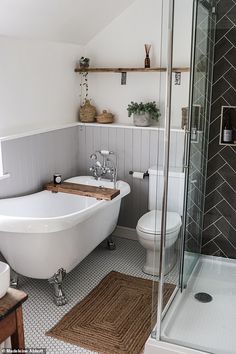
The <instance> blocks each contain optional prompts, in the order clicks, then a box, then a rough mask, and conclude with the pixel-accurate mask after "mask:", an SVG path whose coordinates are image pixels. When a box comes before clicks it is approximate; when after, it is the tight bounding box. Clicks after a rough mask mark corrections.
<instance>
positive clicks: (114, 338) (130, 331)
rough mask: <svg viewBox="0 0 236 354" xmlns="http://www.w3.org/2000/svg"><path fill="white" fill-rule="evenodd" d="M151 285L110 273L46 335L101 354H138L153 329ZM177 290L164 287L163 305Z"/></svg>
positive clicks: (169, 286)
mask: <svg viewBox="0 0 236 354" xmlns="http://www.w3.org/2000/svg"><path fill="white" fill-rule="evenodd" d="M152 285H153V282H152V281H151V280H146V279H141V278H136V277H132V276H130V275H125V274H121V273H118V272H114V271H113V272H110V273H109V274H108V275H107V276H106V277H105V278H104V279H103V280H102V281H101V282H100V283H99V284H98V285H97V286H96V287H95V288H94V289H93V290H92V291H91V292H90V293H89V294H88V295H87V296H86V297H85V298H84V299H83V300H82V301H81V302H79V303H78V304H77V305H75V306H74V307H73V308H72V309H71V310H70V311H69V312H68V313H67V314H66V315H65V316H64V317H63V318H62V319H61V320H60V321H59V322H58V323H57V324H56V325H55V326H54V327H53V328H52V329H51V330H50V331H49V332H47V333H46V335H48V336H51V337H54V338H57V339H60V340H63V341H64V342H68V343H71V344H75V345H78V346H80V347H83V348H86V349H89V350H93V351H96V352H98V353H104V354H122V353H127V354H139V353H141V352H142V350H143V348H144V344H145V342H146V340H147V339H148V336H149V335H150V333H151V330H152V327H153V325H152V322H153V321H152ZM174 288H175V286H174V285H172V284H165V290H164V305H165V304H166V303H167V301H168V300H169V298H170V296H171V294H172V292H173V290H174ZM153 324H154V322H153Z"/></svg>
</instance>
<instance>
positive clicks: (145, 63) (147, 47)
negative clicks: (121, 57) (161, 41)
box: [144, 44, 151, 68]
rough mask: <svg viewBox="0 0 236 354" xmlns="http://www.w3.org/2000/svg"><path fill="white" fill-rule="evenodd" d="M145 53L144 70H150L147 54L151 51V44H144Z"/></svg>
mask: <svg viewBox="0 0 236 354" xmlns="http://www.w3.org/2000/svg"><path fill="white" fill-rule="evenodd" d="M144 48H145V52H146V58H145V60H144V67H145V68H150V58H149V53H150V50H151V44H144Z"/></svg>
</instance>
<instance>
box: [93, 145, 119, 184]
mask: <svg viewBox="0 0 236 354" xmlns="http://www.w3.org/2000/svg"><path fill="white" fill-rule="evenodd" d="M97 153H98V154H99V155H100V156H101V157H102V163H101V162H100V161H99V160H98V157H97ZM109 155H114V156H115V154H114V152H112V151H108V150H100V151H96V153H94V154H92V155H91V156H90V159H91V160H92V161H93V165H92V166H91V167H90V169H89V170H90V171H91V172H92V174H93V177H94V178H95V179H97V180H98V179H101V178H109V179H110V181H111V182H114V188H116V181H117V160H116V156H115V162H114V161H113V159H110V158H109V157H107V156H109Z"/></svg>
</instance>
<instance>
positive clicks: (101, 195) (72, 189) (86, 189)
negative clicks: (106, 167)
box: [45, 182, 120, 200]
mask: <svg viewBox="0 0 236 354" xmlns="http://www.w3.org/2000/svg"><path fill="white" fill-rule="evenodd" d="M45 189H46V190H48V191H51V192H54V193H57V192H62V193H70V194H77V195H83V196H84V197H93V198H96V199H105V200H112V199H113V198H115V197H116V196H117V195H119V194H120V191H119V190H118V189H112V188H105V187H95V186H89V185H87V184H78V183H70V182H63V183H60V184H54V183H53V182H51V183H47V184H46V186H45Z"/></svg>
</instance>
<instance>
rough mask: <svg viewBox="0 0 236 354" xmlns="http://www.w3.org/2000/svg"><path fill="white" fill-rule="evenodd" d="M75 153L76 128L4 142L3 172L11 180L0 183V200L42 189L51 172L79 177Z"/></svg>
mask: <svg viewBox="0 0 236 354" xmlns="http://www.w3.org/2000/svg"><path fill="white" fill-rule="evenodd" d="M78 153H79V150H78V132H77V127H71V128H65V129H58V130H54V131H50V132H47V133H41V134H34V135H29V136H25V137H21V138H17V139H11V140H6V141H3V142H2V155H3V169H4V173H10V178H7V179H4V180H1V181H0V198H7V197H14V196H20V195H25V194H30V193H34V192H37V191H39V190H42V188H43V185H44V184H45V183H47V182H49V181H51V180H52V176H53V174H54V173H61V174H62V176H63V178H68V177H70V176H73V175H76V174H78V159H79V157H78Z"/></svg>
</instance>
